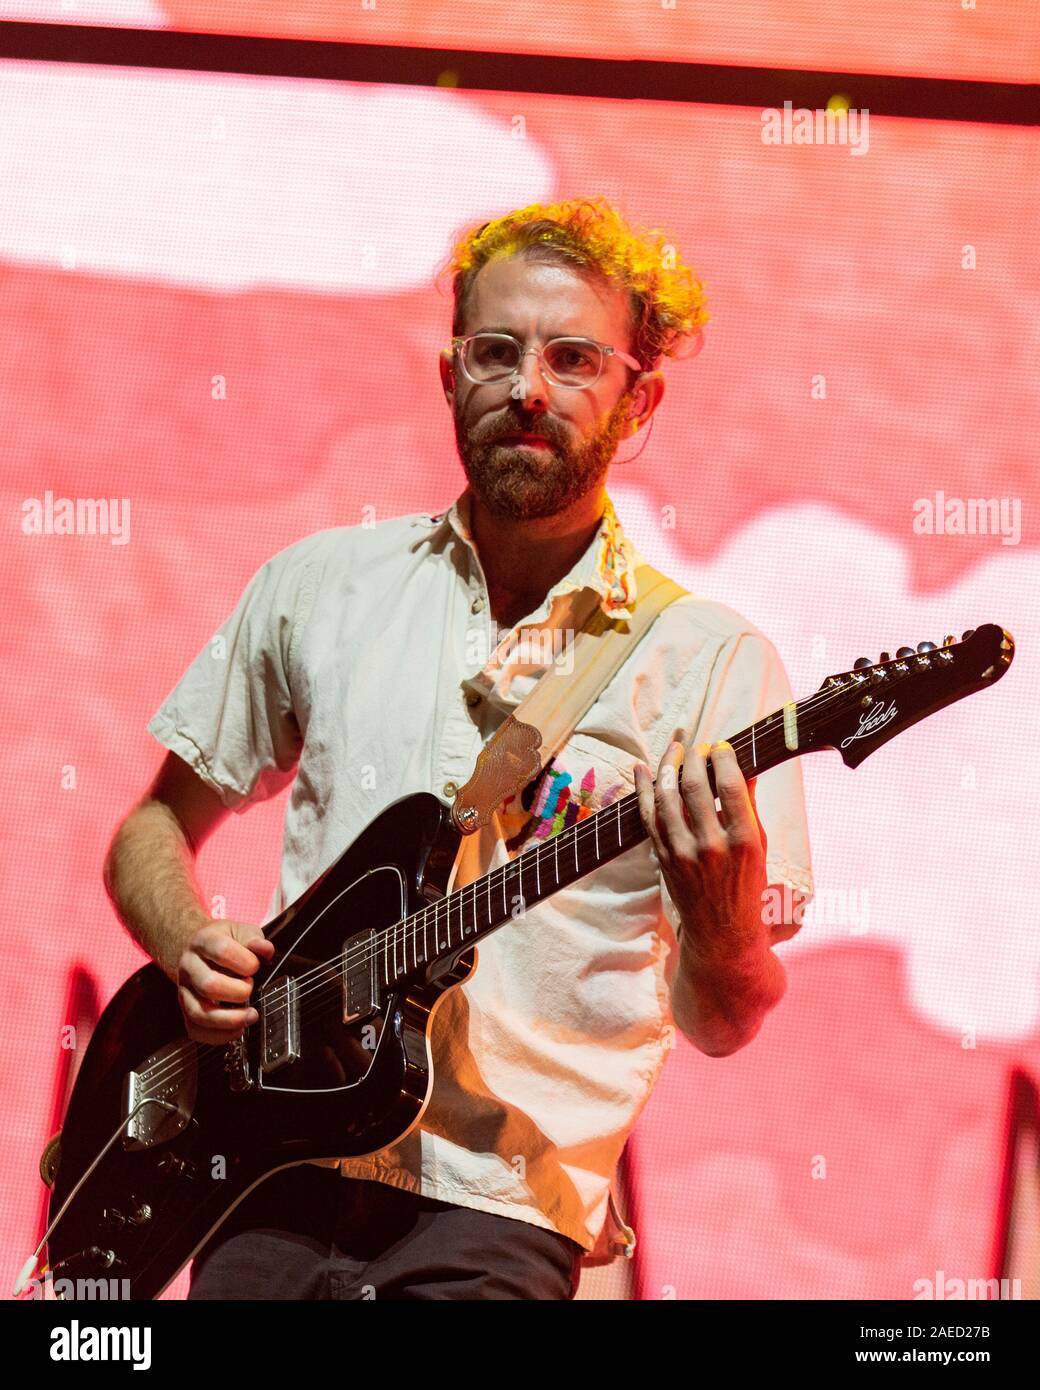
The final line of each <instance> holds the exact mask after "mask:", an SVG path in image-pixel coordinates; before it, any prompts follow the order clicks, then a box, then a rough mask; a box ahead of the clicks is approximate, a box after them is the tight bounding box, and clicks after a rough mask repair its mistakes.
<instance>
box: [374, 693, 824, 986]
mask: <svg viewBox="0 0 1040 1390" xmlns="http://www.w3.org/2000/svg"><path fill="white" fill-rule="evenodd" d="M798 710H799V706H797V705H794V704H791V705H785V706H784V708H783V709H782V710H777V711H775V712H774V713H773V714H771V715H768V716H767V717H766V718H765V719H762V720H759V721H758V723H756V724H752V725H750V726H749V727H748V728H747V729H745V730H744V731H743V732H742V733H740V734H737V735H736V736H735V737H733V738H731V739H730V740H729V742H730V743H731V744H732V745H733V748H734V751H735V752H736V755H737V761H738V763H739V765H740V770H741V771H742V772H743V774H744V776H745V778H747V779H750V778H752V777H756V776H758V775H759V774H760V773H761V772H764V771H766V769H767V768H770V767H773V766H775V765H776V764H777V763H779V762H783V761H785V760H786V759H787V758H789V757H793V756H794V755H795V752H796V751H797V750H796V741H795V746H792V738H791V731H792V729H797V714H798ZM708 772H709V781H710V784H711V788H712V791H714V790H715V782H714V776H713V774H712V770H711V767H710V765H709V769H708ZM681 780H682V769H681V768H680V770H679V781H680V782H681ZM646 838H647V832H646V828H645V827H644V825H643V820H642V816H641V815H640V813H639V797H638V793H636V792H630V793H629V794H628V795H626V796H623V797H620V798H619V799H618V800H617V801H615V802H612V803H611V804H610V805H609V806H605V807H603V809H602V810H600V811H596V812H594V813H593V814H592V815H590V816H586V817H585V818H584V819H583V820H579V821H576V822H575V823H574V824H573V825H571V826H569V827H568V828H567V829H566V830H561V831H559V832H558V833H557V834H555V835H553V836H551V837H550V838H549V839H547V840H545V841H540V842H538V843H536V844H533V845H529V846H528V847H527V848H526V849H524V850H523V851H521V852H520V853H518V854H517V855H516V856H515V857H514V858H512V859H511V860H510V861H509V862H508V864H502V865H499V867H498V868H496V869H492V870H491V871H490V872H489V873H487V874H485V875H484V876H483V877H482V878H479V879H477V880H476V881H475V882H473V883H470V884H467V885H466V886H465V887H464V888H460V889H457V890H456V891H455V892H453V893H449V894H446V895H445V896H444V897H443V898H440V899H438V901H437V902H435V903H431V904H430V906H429V907H426V908H423V909H422V910H421V911H419V912H416V913H414V914H413V915H412V916H410V917H406V918H404V919H403V920H402V921H401V922H398V923H397V925H396V926H395V927H394V928H392V929H391V930H390V931H387V932H385V933H384V934H383V940H382V943H381V948H380V957H381V959H380V966H379V970H380V975H381V983H382V984H383V985H384V986H386V987H391V986H393V985H395V984H397V983H399V982H401V981H403V980H405V979H407V978H409V977H413V978H414V977H415V976H416V975H417V974H418V973H420V972H422V971H425V970H426V969H428V968H429V967H430V966H432V965H436V964H445V965H446V964H448V963H450V962H451V961H452V960H453V959H454V958H455V957H456V956H457V955H458V954H459V952H460V951H462V950H466V949H468V948H469V947H470V946H472V945H474V944H475V943H477V942H478V941H480V940H481V938H483V937H485V936H488V935H489V934H490V933H491V932H493V931H496V930H497V929H498V928H499V927H501V926H504V925H505V924H506V923H507V922H509V921H512V920H515V919H516V918H518V917H520V916H522V915H523V913H524V912H525V911H526V910H527V909H528V908H531V907H533V906H534V905H535V904H536V903H539V902H541V901H542V899H543V898H548V897H551V896H552V894H553V893H557V892H559V890H560V889H561V888H566V887H567V886H568V884H571V883H575V882H576V881H577V880H578V879H580V878H584V877H585V875H586V874H589V873H591V872H592V871H593V870H594V869H596V868H598V867H599V866H600V865H601V864H606V863H607V862H609V861H610V860H611V859H616V858H617V857H618V855H620V854H624V853H625V852H626V851H627V850H630V849H633V848H634V847H635V846H636V845H638V844H640V843H641V842H642V841H643V840H645V839H646Z"/></svg>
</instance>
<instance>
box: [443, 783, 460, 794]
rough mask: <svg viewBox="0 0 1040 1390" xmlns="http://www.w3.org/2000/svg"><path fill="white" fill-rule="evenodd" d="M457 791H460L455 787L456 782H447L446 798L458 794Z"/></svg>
mask: <svg viewBox="0 0 1040 1390" xmlns="http://www.w3.org/2000/svg"><path fill="white" fill-rule="evenodd" d="M457 791H458V787H457V786H456V785H455V783H454V782H445V784H444V795H445V796H454V795H455V793H456V792H457Z"/></svg>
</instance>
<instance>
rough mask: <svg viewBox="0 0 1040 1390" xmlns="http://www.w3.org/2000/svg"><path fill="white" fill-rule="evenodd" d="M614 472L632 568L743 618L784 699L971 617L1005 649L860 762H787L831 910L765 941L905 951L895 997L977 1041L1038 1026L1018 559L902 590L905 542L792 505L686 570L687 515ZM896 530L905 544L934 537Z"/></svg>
mask: <svg viewBox="0 0 1040 1390" xmlns="http://www.w3.org/2000/svg"><path fill="white" fill-rule="evenodd" d="M615 478H616V475H614V476H612V478H611V480H610V494H611V497H612V498H613V500H614V502H615V503H616V505H617V508H618V512H619V514H620V515H621V518H622V521H623V522H624V523H625V524H626V526H627V527H628V529H629V530H630V532H631V534H632V535H633V536H634V537H635V538H636V540H637V542H638V543H639V546H640V549H641V550H642V552H643V554H644V555H645V556H646V558H647V559H648V560H650V561H651V562H652V563H653V564H655V565H657V566H658V567H659V568H660V569H662V570H664V571H665V572H666V573H667V574H670V575H672V576H674V577H675V578H676V579H678V580H679V581H680V582H681V583H683V584H684V585H685V586H686V587H687V588H689V589H692V590H693V591H695V592H698V593H702V594H705V595H706V596H710V597H712V598H714V599H716V600H718V601H720V602H723V603H726V604H729V605H730V606H731V607H733V608H735V609H737V611H738V612H740V613H743V614H744V615H745V616H746V617H747V618H749V619H750V620H751V621H752V622H754V623H756V624H757V626H758V627H760V628H761V629H762V631H763V632H765V634H766V636H767V637H769V638H770V639H771V640H772V641H773V642H774V643H775V644H776V646H777V648H778V650H779V651H780V654H781V656H782V657H783V659H784V663H785V665H786V666H787V671H788V675H789V676H790V679H791V685H792V687H793V690H794V694H795V697H796V698H797V699H801V698H803V697H804V696H806V695H808V694H811V693H812V691H814V690H815V689H817V688H818V687H819V685H820V684H821V682H822V681H823V680H824V678H825V677H827V676H829V675H832V674H836V673H838V672H841V671H845V670H848V669H849V668H850V667H851V666H852V664H853V662H854V661H855V659H856V658H857V657H859V656H867V657H870V658H871V659H872V660H876V659H877V658H878V656H879V655H880V653H881V651H882V650H886V651H888V652H890V653H891V654H892V655H893V656H894V655H895V652H896V649H897V648H898V647H901V646H904V645H905V646H916V645H917V643H918V642H920V641H924V640H926V639H927V640H929V641H932V642H936V643H941V642H942V640H943V638H944V636H945V635H946V634H947V633H951V632H952V633H953V634H954V636H955V637H956V638H957V639H958V640H960V637H961V633H962V632H963V630H964V629H966V628H975V627H980V626H981V625H982V624H983V623H987V622H995V623H997V624H999V625H1000V626H1002V627H1005V628H1006V629H1007V630H1008V631H1009V632H1010V633H1011V634H1012V636H1013V637H1014V638H1015V641H1016V653H1015V660H1014V662H1013V664H1012V666H1011V668H1010V670H1009V671H1008V672H1007V673H1006V674H1005V676H1004V677H1003V679H1002V680H1001V681H1000V683H999V685H997V686H996V687H994V689H992V690H982V691H979V692H978V693H977V694H975V695H971V696H969V697H968V698H967V699H965V700H962V701H960V702H959V703H957V704H955V705H952V706H950V707H949V708H947V709H944V710H940V711H939V712H938V713H937V714H935V715H933V716H932V717H931V718H929V719H926V720H923V721H922V722H921V723H920V724H917V725H915V726H914V727H913V728H912V729H909V730H907V731H906V732H905V733H902V734H900V735H899V736H898V737H897V738H895V739H894V740H893V741H892V742H891V743H889V744H886V745H885V746H884V747H882V748H880V749H879V750H878V751H877V752H876V753H874V754H872V755H871V756H870V757H869V758H868V759H867V760H866V761H865V762H864V763H863V764H862V765H861V766H860V767H859V768H857V769H855V770H850V769H849V768H847V767H846V766H845V764H844V763H843V762H842V761H841V758H840V755H839V754H838V753H836V752H824V753H815V754H811V755H809V756H807V757H805V758H804V759H803V760H802V767H803V771H804V774H805V781H806V801H807V805H808V814H809V828H810V834H811V845H812V857H813V871H814V877H815V880H816V888H817V894H818V895H819V898H820V903H821V906H824V907H826V908H827V909H828V910H827V911H825V912H821V913H816V912H815V908H816V904H814V905H812V906H810V908H809V910H808V911H807V913H806V918H805V924H804V926H803V928H802V930H801V932H799V933H798V935H797V936H796V937H795V938H794V939H793V940H792V941H791V942H789V943H787V944H785V945H784V946H783V947H782V948H781V949H782V951H783V952H784V954H785V955H787V954H793V953H796V952H799V951H806V950H814V949H816V948H817V947H819V946H821V945H824V944H826V943H828V942H831V941H843V942H848V941H850V940H853V941H861V942H870V941H877V940H883V941H886V942H888V943H892V944H894V945H896V946H897V947H898V948H899V949H900V950H901V951H902V952H903V953H904V955H905V960H906V969H907V990H908V995H909V1000H910V1002H911V1003H912V1005H913V1007H914V1008H915V1009H916V1010H917V1011H918V1012H919V1013H920V1014H921V1015H922V1016H923V1017H924V1018H926V1019H928V1020H929V1021H930V1022H931V1023H933V1024H935V1025H936V1026H938V1027H941V1028H943V1029H948V1030H952V1031H953V1032H955V1033H956V1034H958V1035H960V1034H962V1032H963V1033H968V1032H969V1030H974V1031H975V1034H976V1036H977V1039H978V1040H979V1041H980V1042H981V1041H984V1040H989V1041H993V1042H1001V1043H1004V1042H1012V1041H1017V1040H1020V1039H1022V1038H1025V1037H1027V1036H1029V1035H1030V1034H1031V1033H1033V1032H1034V1030H1035V1029H1036V1028H1037V1026H1038V1023H1040V993H1038V982H1040V927H1038V925H1037V921H1036V916H1035V904H1034V894H1035V893H1036V883H1037V880H1038V878H1040V835H1038V833H1037V823H1038V819H1040V817H1038V815H1037V810H1036V794H1037V793H1036V788H1037V786H1038V785H1040V749H1038V740H1037V738H1036V736H1035V732H1034V729H1033V725H1032V716H1033V712H1034V709H1035V704H1036V698H1035V691H1036V690H1037V688H1038V684H1037V682H1038V678H1040V670H1038V666H1040V658H1038V655H1037V653H1038V652H1040V622H1038V619H1037V602H1036V595H1037V594H1038V593H1040V558H1038V556H1037V554H1036V553H1035V551H1032V550H1026V549H1024V548H1018V547H1012V546H1004V545H1002V544H1001V543H1000V539H999V537H994V538H993V541H992V545H993V551H992V555H991V557H990V558H989V559H988V560H987V561H985V562H983V563H982V564H980V565H978V566H976V567H974V568H972V569H971V570H969V571H968V572H967V573H966V574H965V576H964V578H963V579H962V580H961V581H960V582H959V583H958V584H957V585H956V586H954V587H951V588H949V589H946V590H943V591H942V592H939V593H914V592H912V591H911V590H910V588H909V568H908V565H907V562H906V551H905V548H904V547H903V546H902V545H900V544H897V543H896V542H895V541H893V540H891V539H890V538H889V537H887V536H884V535H881V534H879V533H878V532H876V531H873V530H870V529H868V528H867V527H865V526H862V525H860V524H859V523H858V522H856V521H854V520H852V519H850V518H849V517H847V516H845V515H842V514H839V513H837V512H835V511H832V510H831V509H829V508H827V507H824V506H820V505H795V506H789V507H783V508H778V509H776V510H774V511H771V512H769V513H768V514H764V515H761V516H759V517H758V518H756V520H755V521H754V522H752V524H751V525H749V526H748V527H746V528H745V529H744V530H743V531H741V532H740V533H739V534H738V535H736V536H734V537H733V538H732V540H731V541H730V543H729V544H728V545H727V546H726V547H725V549H724V550H723V551H722V552H721V553H720V554H719V555H718V556H716V558H715V559H714V560H713V561H712V563H710V564H708V565H691V564H689V563H687V562H686V561H685V559H684V558H683V556H682V554H681V552H680V550H679V547H678V545H677V544H676V543H675V542H674V539H673V538H674V537H675V536H676V534H677V532H678V533H681V531H682V529H683V528H684V526H685V525H687V524H695V523H691V522H690V521H689V513H687V514H686V520H685V521H684V520H683V516H682V512H681V510H680V518H679V522H678V527H677V531H662V530H661V526H660V517H659V514H658V511H657V509H656V503H655V501H654V499H653V498H652V497H650V496H649V495H648V494H645V493H643V492H641V491H640V490H638V489H636V488H629V487H622V486H619V485H617V484H616V482H615ZM909 525H910V522H909V518H908V522H907V538H908V541H909V542H910V543H911V544H913V545H924V544H928V543H929V542H930V541H931V540H932V539H933V538H931V537H916V536H913V535H912V534H911V533H910V529H909ZM935 543H936V544H947V545H948V544H951V542H950V540H948V539H947V540H945V541H943V540H941V539H939V538H935ZM734 732H736V730H734ZM764 775H765V776H768V773H766V774H764ZM842 892H844V893H845V894H846V898H845V904H846V909H847V910H846V911H845V912H844V913H842V912H841V911H840V898H839V896H838V895H839V894H840V893H842ZM853 895H855V897H854V896H853ZM836 908H838V909H839V910H837V911H836V910H835V909H836ZM864 909H866V911H864ZM839 919H841V920H839ZM864 926H866V930H865V931H863V930H862V928H863V927H864ZM870 1006H871V1001H870V1000H869V999H865V1000H864V1001H863V1007H864V1009H869V1008H870Z"/></svg>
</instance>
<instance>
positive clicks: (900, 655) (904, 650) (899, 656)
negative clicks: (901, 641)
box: [896, 647, 914, 661]
mask: <svg viewBox="0 0 1040 1390" xmlns="http://www.w3.org/2000/svg"><path fill="white" fill-rule="evenodd" d="M913 655H914V649H913V647H900V648H899V650H898V651H897V652H896V660H897V661H902V660H903V659H904V658H905V657H908V656H913Z"/></svg>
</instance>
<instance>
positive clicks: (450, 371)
mask: <svg viewBox="0 0 1040 1390" xmlns="http://www.w3.org/2000/svg"><path fill="white" fill-rule="evenodd" d="M437 365H438V367H439V369H440V374H441V386H442V387H443V390H444V394H445V396H446V397H447V400H448V404H449V405H451V403H452V398H453V396H454V395H455V354H454V353H453V352H452V350H451V348H443V349H442V350H441V353H440V357H439V359H438V364H437Z"/></svg>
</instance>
